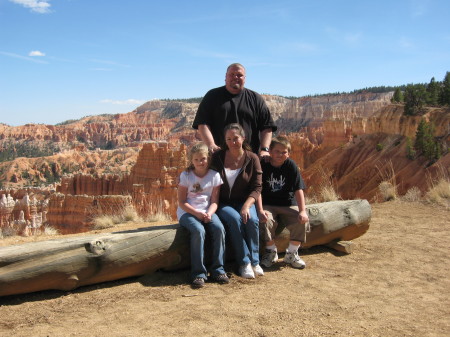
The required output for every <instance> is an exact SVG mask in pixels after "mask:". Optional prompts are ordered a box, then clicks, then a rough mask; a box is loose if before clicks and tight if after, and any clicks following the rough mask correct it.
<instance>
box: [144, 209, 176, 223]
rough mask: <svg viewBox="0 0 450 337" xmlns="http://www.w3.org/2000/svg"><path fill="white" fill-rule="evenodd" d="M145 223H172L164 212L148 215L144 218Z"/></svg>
mask: <svg viewBox="0 0 450 337" xmlns="http://www.w3.org/2000/svg"><path fill="white" fill-rule="evenodd" d="M145 221H147V222H164V221H167V222H169V221H172V218H171V217H170V216H169V215H168V214H167V213H164V212H161V211H159V212H156V213H155V214H152V215H149V216H148V217H147V218H145Z"/></svg>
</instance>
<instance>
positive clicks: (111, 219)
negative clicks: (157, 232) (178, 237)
mask: <svg viewBox="0 0 450 337" xmlns="http://www.w3.org/2000/svg"><path fill="white" fill-rule="evenodd" d="M171 220H172V219H171V217H170V216H169V215H168V214H166V213H164V212H163V211H157V212H156V213H155V214H150V215H148V216H145V217H141V216H139V214H138V213H137V211H136V209H135V208H134V207H133V206H127V207H125V208H124V209H122V210H119V211H118V213H116V214H103V215H100V216H98V217H96V218H94V219H93V220H92V221H93V223H94V229H97V230H101V229H107V228H113V227H115V226H116V225H118V224H123V223H130V222H131V223H138V222H165V221H166V222H170V221H171Z"/></svg>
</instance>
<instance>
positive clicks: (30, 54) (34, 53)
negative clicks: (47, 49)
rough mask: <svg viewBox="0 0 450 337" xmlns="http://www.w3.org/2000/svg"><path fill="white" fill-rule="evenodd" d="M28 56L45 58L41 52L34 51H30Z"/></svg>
mask: <svg viewBox="0 0 450 337" xmlns="http://www.w3.org/2000/svg"><path fill="white" fill-rule="evenodd" d="M28 56H45V53H43V52H41V51H39V50H32V51H30V53H29V54H28Z"/></svg>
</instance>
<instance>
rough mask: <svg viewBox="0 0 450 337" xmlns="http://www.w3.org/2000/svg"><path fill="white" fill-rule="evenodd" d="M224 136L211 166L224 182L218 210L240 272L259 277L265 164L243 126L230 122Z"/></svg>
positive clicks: (243, 275)
mask: <svg viewBox="0 0 450 337" xmlns="http://www.w3.org/2000/svg"><path fill="white" fill-rule="evenodd" d="M224 135H225V145H224V146H223V147H222V150H219V151H217V152H215V153H214V154H213V156H212V160H211V168H212V169H214V170H216V171H217V172H219V173H220V175H221V177H222V180H223V182H224V184H223V185H222V186H221V188H220V196H219V208H218V209H217V212H216V213H217V215H218V216H219V218H220V220H221V221H222V222H223V223H224V225H225V228H226V230H227V233H229V236H230V239H231V244H232V246H233V249H234V254H235V260H236V262H237V263H238V264H239V273H240V275H241V276H242V277H244V278H255V275H264V272H263V270H262V268H261V267H260V265H259V220H258V215H257V213H256V207H255V202H256V200H257V199H258V198H259V196H260V194H261V188H262V187H261V186H262V184H261V177H262V170H261V164H260V161H259V158H258V156H257V155H256V154H254V153H253V152H251V149H250V147H249V145H248V144H247V143H246V142H245V132H244V129H243V128H242V126H241V125H239V124H237V123H233V124H229V125H227V126H226V127H225V129H224Z"/></svg>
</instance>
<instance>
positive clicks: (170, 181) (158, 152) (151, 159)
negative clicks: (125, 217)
mask: <svg viewBox="0 0 450 337" xmlns="http://www.w3.org/2000/svg"><path fill="white" fill-rule="evenodd" d="M186 167H187V157H186V146H185V145H184V144H182V143H179V142H176V143H172V144H169V143H167V142H152V143H146V144H144V145H143V146H142V149H141V151H140V152H139V156H138V158H137V160H136V164H135V165H134V166H133V168H132V169H131V172H130V173H128V174H121V175H118V174H115V175H102V176H97V175H96V176H94V175H89V174H77V175H75V176H71V177H63V179H62V180H61V184H60V185H59V186H58V187H57V192H59V193H58V194H59V196H58V197H52V198H50V203H49V215H48V216H47V219H48V222H49V224H51V225H54V226H57V225H58V224H61V223H65V224H69V225H70V224H74V225H76V226H88V225H92V220H93V218H94V216H93V214H94V213H95V212H94V213H93V210H95V211H96V212H97V213H95V214H96V215H98V214H100V213H99V211H98V210H102V209H109V210H121V209H123V208H124V206H121V207H116V206H115V204H114V203H117V200H116V199H115V198H113V196H116V195H121V196H123V195H126V196H129V197H130V199H129V202H128V204H130V205H133V207H134V208H135V209H136V211H137V212H138V213H139V215H141V216H142V217H144V218H145V217H148V216H149V215H152V214H157V213H164V214H168V215H170V216H171V217H172V218H173V219H175V218H176V209H177V206H178V202H177V182H178V177H179V175H180V173H181V171H183V170H184V169H185V168H186ZM64 196H71V197H69V198H67V197H64ZM72 196H74V197H75V196H83V197H81V198H79V199H72ZM106 196H109V197H110V198H109V199H108V198H105V199H98V197H106ZM98 200H102V201H103V204H102V207H100V208H98V207H97V208H96V207H94V206H96V205H97V204H98V203H99V201H98ZM127 200H128V199H127ZM78 201H79V202H80V203H83V204H84V206H74V205H73V203H74V202H78ZM111 202H112V203H113V204H111V205H109V203H111ZM128 204H127V205H128ZM108 205H109V206H108ZM65 209H67V212H66V211H65ZM66 213H67V214H72V218H70V217H68V216H66ZM54 214H55V216H54ZM70 219H73V220H70ZM61 221H64V222H61Z"/></svg>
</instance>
